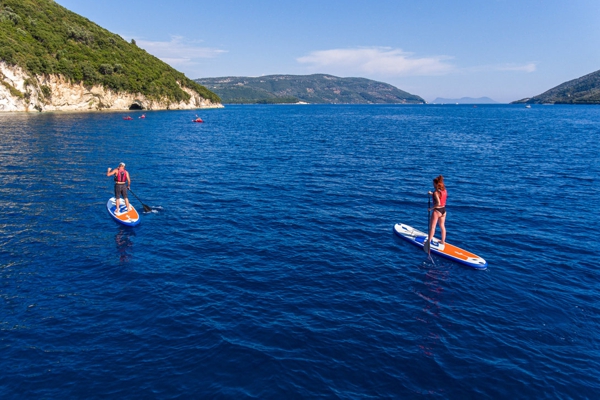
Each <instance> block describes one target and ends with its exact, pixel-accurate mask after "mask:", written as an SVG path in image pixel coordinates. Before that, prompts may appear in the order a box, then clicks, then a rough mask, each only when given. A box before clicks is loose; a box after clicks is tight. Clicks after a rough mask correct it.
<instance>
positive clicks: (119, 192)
mask: <svg viewBox="0 0 600 400" xmlns="http://www.w3.org/2000/svg"><path fill="white" fill-rule="evenodd" d="M119 197H122V198H124V199H126V198H127V185H126V184H124V183H123V184H120V185H119V184H118V183H115V199H118V198H119Z"/></svg>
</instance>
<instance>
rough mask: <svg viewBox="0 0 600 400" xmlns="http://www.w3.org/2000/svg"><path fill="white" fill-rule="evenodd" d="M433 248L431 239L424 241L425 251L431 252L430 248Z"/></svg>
mask: <svg viewBox="0 0 600 400" xmlns="http://www.w3.org/2000/svg"><path fill="white" fill-rule="evenodd" d="M430 248H431V242H430V241H429V240H425V241H424V242H423V251H424V252H425V253H427V254H429V250H430Z"/></svg>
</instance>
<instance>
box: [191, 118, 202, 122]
mask: <svg viewBox="0 0 600 400" xmlns="http://www.w3.org/2000/svg"><path fill="white" fill-rule="evenodd" d="M192 122H204V121H202V119H201V118H196V119H193V120H192Z"/></svg>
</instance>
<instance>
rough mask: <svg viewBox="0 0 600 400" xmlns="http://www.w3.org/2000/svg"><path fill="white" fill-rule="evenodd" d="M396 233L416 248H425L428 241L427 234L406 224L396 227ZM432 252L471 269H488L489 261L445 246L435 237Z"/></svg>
mask: <svg viewBox="0 0 600 400" xmlns="http://www.w3.org/2000/svg"><path fill="white" fill-rule="evenodd" d="M394 233H395V234H396V235H398V236H400V237H401V238H402V239H404V240H406V241H408V242H409V243H412V244H414V245H415V246H417V247H421V248H423V246H424V245H425V240H427V234H426V233H425V232H421V231H419V230H417V229H415V228H413V227H412V226H408V225H404V224H396V225H394ZM430 251H431V252H432V253H433V254H437V255H439V256H441V257H444V258H447V259H449V260H452V261H456V262H458V263H461V264H463V265H467V266H469V267H471V268H475V269H486V268H487V261H485V260H484V259H483V258H481V257H479V256H478V255H476V254H473V253H470V252H468V251H466V250H463V249H461V248H460V247H456V246H454V245H451V244H450V243H448V242H446V243H445V244H441V243H440V241H439V240H438V239H436V238H435V237H434V238H433V240H432V241H431V244H430Z"/></svg>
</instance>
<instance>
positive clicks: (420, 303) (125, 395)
mask: <svg viewBox="0 0 600 400" xmlns="http://www.w3.org/2000/svg"><path fill="white" fill-rule="evenodd" d="M195 114H198V115H199V116H201V117H202V118H203V119H204V120H205V123H204V124H194V123H192V122H191V120H192V119H193V118H194V117H195ZM131 115H132V116H134V117H135V118H134V120H132V121H124V120H122V116H123V114H119V113H91V114H67V113H65V114H62V113H54V114H1V115H0V177H1V178H0V179H2V185H1V187H0V311H1V312H0V351H1V354H2V357H1V358H0V368H1V371H2V373H1V374H0V397H1V398H3V399H20V398H86V399H87V398H107V397H113V398H120V399H135V398H201V397H209V398H236V399H237V398H398V397H404V398H411V397H431V398H477V399H480V398H566V399H568V398H590V399H591V398H597V395H598V393H599V392H600V372H599V371H600V341H599V339H600V315H599V313H600V279H599V278H600V273H599V272H598V271H599V256H598V252H599V251H600V244H598V240H597V237H598V222H599V219H598V215H599V214H598V212H597V207H596V203H597V200H598V199H599V198H600V190H599V189H598V180H599V178H600V157H599V154H600V144H599V143H600V107H592V106H589V107H588V106H580V107H572V106H533V107H532V108H531V109H526V108H525V107H523V106H507V105H504V106H479V107H477V108H473V107H470V106H429V105H428V106H341V105H340V106H316V105H308V106H228V107H226V108H225V109H221V110H209V111H202V112H201V113H200V112H198V111H171V112H148V113H146V116H147V118H146V119H145V120H142V119H138V118H137V117H138V116H139V115H140V114H131ZM120 161H124V162H126V163H127V169H128V170H129V171H130V174H131V177H132V180H133V184H132V189H133V190H134V192H135V193H136V194H137V195H138V196H139V197H140V199H141V200H142V201H143V202H144V203H145V204H148V205H149V206H151V207H153V208H155V212H153V213H148V214H143V215H142V222H141V224H140V225H139V226H137V227H135V228H126V227H122V226H119V225H117V224H116V223H115V222H114V221H113V220H112V219H111V218H110V217H109V215H108V214H107V212H106V209H105V204H106V201H107V199H108V198H109V197H111V193H112V182H111V178H107V177H106V176H105V173H106V169H107V168H108V167H112V168H114V167H116V166H117V164H118V163H119V162H120ZM440 173H441V174H443V175H444V176H445V178H446V184H447V187H448V192H449V200H448V220H447V228H448V241H449V242H450V243H453V244H456V245H458V246H461V247H465V248H467V249H468V250H471V251H473V252H475V253H477V254H479V255H481V256H482V257H484V258H485V259H486V260H487V261H488V263H489V267H488V269H487V270H485V271H476V270H472V269H470V268H468V267H464V266H461V265H459V264H455V263H452V262H450V261H444V260H442V259H439V258H433V259H427V258H426V256H425V255H424V254H423V252H421V251H419V250H418V249H417V248H415V247H413V246H411V245H410V244H408V243H405V242H403V241H401V240H400V239H398V238H396V237H395V236H394V234H393V225H394V224H395V223H398V222H402V223H406V224H409V225H412V226H414V227H416V228H418V229H422V230H423V229H425V227H426V223H427V195H426V193H427V191H428V190H429V189H430V186H431V180H432V178H433V177H435V176H437V175H438V174H440ZM131 201H132V204H134V205H136V207H137V208H138V210H140V211H141V210H142V207H141V204H140V202H139V201H138V200H136V199H135V198H134V197H131Z"/></svg>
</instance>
